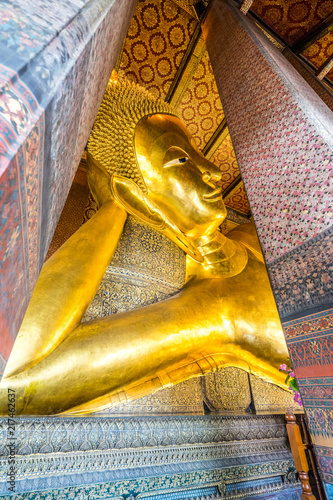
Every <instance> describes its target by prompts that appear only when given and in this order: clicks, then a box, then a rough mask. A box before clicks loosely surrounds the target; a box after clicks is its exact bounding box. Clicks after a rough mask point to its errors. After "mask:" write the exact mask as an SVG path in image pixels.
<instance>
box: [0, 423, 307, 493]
mask: <svg viewBox="0 0 333 500" xmlns="http://www.w3.org/2000/svg"><path fill="white" fill-rule="evenodd" d="M15 421H16V426H15V436H16V438H17V439H16V447H15V461H16V463H15V467H16V484H15V488H16V490H15V495H14V498H18V499H22V500H23V499H35V498H38V499H39V500H53V499H54V500H55V499H63V500H65V499H66V500H67V499H70V498H82V499H85V498H89V499H102V498H103V499H109V498H117V499H130V498H131V499H134V498H137V499H145V498H147V499H148V498H149V499H152V498H156V499H170V500H171V499H177V498H178V499H184V498H196V497H200V498H204V499H209V498H229V499H234V498H235V499H236V498H238V499H241V498H252V497H253V498H256V497H258V496H259V495H268V494H273V493H274V494H276V493H279V494H280V493H281V494H282V492H283V494H287V493H286V492H287V491H288V495H289V493H290V494H291V493H295V494H296V493H297V491H299V483H297V482H296V480H295V469H294V466H293V461H292V458H291V454H290V451H289V447H288V441H287V437H286V430H285V423H284V417H283V416H278V415H276V416H258V415H248V416H238V417H225V416H193V417H191V416H184V417H180V416H177V417H176V416H167V417H136V416H131V417H107V418H101V417H99V418H95V417H88V418H21V419H16V420H15ZM0 442H1V443H2V444H1V448H0V471H1V472H0V498H9V497H10V496H9V494H10V491H8V483H7V482H6V480H7V472H8V470H9V465H8V457H9V449H8V443H9V435H8V426H7V419H1V420H0ZM294 490H295V491H294ZM37 492H38V495H37ZM276 498H283V497H281V496H280V497H276ZM284 498H293V497H292V496H285V497H284ZM294 498H295V499H296V498H300V497H298V496H295V497H294Z"/></svg>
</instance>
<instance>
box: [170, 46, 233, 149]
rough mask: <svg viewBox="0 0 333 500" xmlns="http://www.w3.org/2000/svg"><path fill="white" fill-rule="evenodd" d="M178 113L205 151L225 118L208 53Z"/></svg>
mask: <svg viewBox="0 0 333 500" xmlns="http://www.w3.org/2000/svg"><path fill="white" fill-rule="evenodd" d="M177 111H178V112H179V113H180V115H181V117H182V119H183V120H184V123H185V124H186V126H187V128H188V129H189V131H190V132H191V134H192V135H193V137H194V138H195V141H196V144H197V146H198V147H199V149H203V147H204V146H205V145H206V144H207V142H208V141H209V139H210V138H211V136H212V135H213V133H214V132H215V130H216V129H217V127H218V126H219V125H220V123H221V122H222V120H223V118H224V113H223V110H222V105H221V101H220V96H219V93H218V91H217V87H216V83H215V79H214V75H213V71H212V67H211V65H210V62H209V58H208V53H207V52H205V54H204V55H203V57H202V58H201V61H200V63H199V64H198V67H197V69H196V70H195V73H194V75H193V77H192V80H191V82H190V84H189V86H188V88H187V90H186V91H185V93H184V95H183V97H182V100H181V101H180V103H179V105H178V107H177Z"/></svg>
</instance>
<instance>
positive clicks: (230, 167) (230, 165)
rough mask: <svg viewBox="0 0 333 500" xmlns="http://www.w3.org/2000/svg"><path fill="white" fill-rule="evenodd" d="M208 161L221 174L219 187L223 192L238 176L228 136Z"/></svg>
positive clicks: (233, 152)
mask: <svg viewBox="0 0 333 500" xmlns="http://www.w3.org/2000/svg"><path fill="white" fill-rule="evenodd" d="M210 161H212V162H213V163H215V165H216V166H217V167H219V169H220V170H221V172H222V179H221V183H220V185H221V186H222V190H223V191H225V189H227V187H228V186H230V184H231V183H232V181H233V180H234V179H235V178H236V177H237V175H239V174H240V172H239V167H238V163H237V160H236V155H235V151H234V148H233V146H232V142H231V138H230V135H228V136H227V137H226V138H225V139H224V141H223V143H222V144H221V146H220V147H219V148H218V149H217V151H216V152H215V154H214V156H212V157H211V158H210Z"/></svg>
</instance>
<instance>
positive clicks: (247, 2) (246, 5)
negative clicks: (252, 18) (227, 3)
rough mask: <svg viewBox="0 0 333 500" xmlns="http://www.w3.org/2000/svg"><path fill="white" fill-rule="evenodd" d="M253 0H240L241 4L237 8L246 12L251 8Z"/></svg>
mask: <svg viewBox="0 0 333 500" xmlns="http://www.w3.org/2000/svg"><path fill="white" fill-rule="evenodd" d="M253 2H254V0H243V1H242V4H241V6H240V8H239V10H240V11H241V12H242V13H243V14H245V15H246V14H247V13H248V11H249V10H250V8H251V5H252V4H253Z"/></svg>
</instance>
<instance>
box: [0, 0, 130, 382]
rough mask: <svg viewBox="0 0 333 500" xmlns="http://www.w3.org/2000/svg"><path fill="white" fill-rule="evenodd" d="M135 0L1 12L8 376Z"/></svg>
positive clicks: (0, 232)
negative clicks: (14, 348)
mask: <svg viewBox="0 0 333 500" xmlns="http://www.w3.org/2000/svg"><path fill="white" fill-rule="evenodd" d="M134 7H135V0H123V1H121V2H117V0H89V1H88V0H77V1H75V2H68V1H67V0H44V1H43V2H37V3H36V2H27V1H26V0H15V1H13V2H5V3H4V4H3V5H2V7H1V23H2V26H1V28H2V29H1V32H2V36H1V40H0V86H1V92H0V242H1V243H0V275H1V278H0V333H1V335H0V376H1V373H2V371H3V368H4V365H5V363H6V360H7V359H8V356H9V353H10V350H11V347H12V345H13V342H14V339H15V337H16V334H17V331H18V329H19V326H20V324H21V321H22V318H23V315H24V312H25V309H26V307H27V304H28V301H29V298H30V295H31V292H32V290H33V288H34V285H35V282H36V279H37V276H38V273H39V271H40V268H41V266H42V264H43V261H44V257H45V254H46V252H47V249H48V246H49V244H50V241H51V238H52V235H53V232H54V230H55V227H56V224H57V221H58V219H59V216H60V213H61V210H62V208H63V205H64V203H65V200H66V197H67V194H68V191H69V188H70V186H71V183H72V180H73V177H74V174H75V171H76V169H77V167H78V164H79V160H80V158H81V155H82V152H83V150H84V147H85V144H86V142H87V139H88V136H89V133H90V130H91V127H92V125H93V122H94V119H95V116H96V114H97V110H98V108H99V105H100V102H101V100H102V97H103V94H104V91H105V88H106V85H107V82H108V79H109V77H110V74H111V72H112V69H113V67H114V64H115V62H116V59H117V56H118V53H119V51H120V49H121V45H122V42H123V39H124V37H125V35H126V32H127V28H128V25H129V22H130V19H131V16H132V12H133V10H134Z"/></svg>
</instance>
